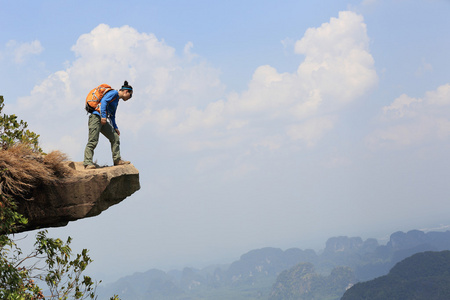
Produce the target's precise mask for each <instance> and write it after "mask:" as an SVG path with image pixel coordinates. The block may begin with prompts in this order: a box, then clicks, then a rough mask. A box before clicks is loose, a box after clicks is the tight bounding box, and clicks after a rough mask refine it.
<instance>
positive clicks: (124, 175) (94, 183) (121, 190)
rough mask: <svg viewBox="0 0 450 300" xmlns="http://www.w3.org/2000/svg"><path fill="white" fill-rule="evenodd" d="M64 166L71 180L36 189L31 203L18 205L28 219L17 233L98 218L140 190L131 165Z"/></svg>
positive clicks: (75, 164) (69, 164)
mask: <svg viewBox="0 0 450 300" xmlns="http://www.w3.org/2000/svg"><path fill="white" fill-rule="evenodd" d="M66 163H67V165H68V166H69V167H70V168H72V169H73V170H74V171H73V174H72V175H71V176H69V177H68V178H66V179H63V180H61V181H59V182H57V183H55V184H52V185H41V186H39V187H37V188H36V189H34V191H33V200H30V201H26V200H22V201H20V202H19V203H18V204H19V205H18V206H19V207H18V210H19V212H20V213H21V214H23V215H24V216H25V217H27V218H28V224H27V225H26V227H24V228H22V229H21V230H20V231H28V230H33V229H38V228H45V227H60V226H65V225H67V224H68V223H69V222H70V221H75V220H78V219H83V218H88V217H93V216H97V215H99V214H100V213H101V212H102V211H104V210H106V209H107V208H109V207H110V206H112V205H115V204H117V203H119V202H121V201H122V200H124V199H125V198H127V197H128V196H130V195H132V194H133V193H134V192H136V191H137V190H139V189H140V184H139V171H138V170H137V169H136V168H135V167H134V166H133V165H132V164H129V165H122V166H112V167H100V168H97V169H94V170H85V169H84V167H83V163H82V162H66Z"/></svg>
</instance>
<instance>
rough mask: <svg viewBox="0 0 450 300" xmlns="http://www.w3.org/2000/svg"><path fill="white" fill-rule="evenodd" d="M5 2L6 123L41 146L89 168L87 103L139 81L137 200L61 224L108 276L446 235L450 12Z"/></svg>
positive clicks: (128, 154)
mask: <svg viewBox="0 0 450 300" xmlns="http://www.w3.org/2000/svg"><path fill="white" fill-rule="evenodd" d="M0 5H1V7H2V10H1V11H0V27H1V28H8V29H7V30H3V31H2V33H1V35H0V64H1V66H2V68H0V95H3V96H4V99H5V108H4V112H5V113H6V114H16V115H17V116H18V118H19V119H22V120H25V121H26V122H27V123H28V128H29V129H30V130H32V131H34V132H36V133H38V134H40V141H41V146H42V148H43V149H44V151H46V152H50V151H51V150H55V149H57V150H60V151H62V152H64V153H67V154H68V155H69V157H70V160H73V161H82V160H83V153H84V147H85V145H86V141H87V134H88V132H87V118H88V116H87V115H86V112H85V111H84V99H85V97H86V94H87V93H88V92H89V91H90V90H91V89H92V88H94V87H95V86H97V85H99V84H101V83H108V84H110V85H111V86H113V88H116V89H117V88H120V86H121V84H122V83H123V82H124V80H127V81H128V82H129V83H130V84H131V85H132V86H133V88H134V93H133V98H132V99H131V100H130V101H127V102H126V103H125V102H123V101H121V102H120V104H119V107H118V110H117V118H116V121H117V124H118V126H119V128H120V132H121V153H122V156H123V158H124V159H126V160H130V161H131V162H132V163H133V165H134V166H135V167H136V168H137V169H138V170H139V173H140V183H141V189H140V190H139V191H138V192H137V193H136V194H134V195H132V197H130V198H128V199H126V200H125V201H123V202H122V203H120V204H118V205H116V206H113V207H111V208H109V209H108V210H106V211H105V212H103V213H102V214H100V215H99V216H97V217H95V218H89V219H85V220H80V221H76V222H71V223H69V224H68V225H67V226H66V227H64V228H54V229H50V230H49V235H50V236H55V237H60V238H62V239H65V237H67V236H71V237H72V238H73V243H72V245H73V250H74V251H80V250H81V249H83V248H87V249H89V250H90V252H89V253H90V256H91V257H92V259H93V260H94V262H93V264H92V265H91V266H90V267H89V269H88V272H90V273H91V274H92V276H93V277H94V278H96V279H103V280H104V282H110V281H114V280H116V279H118V278H120V277H122V276H125V275H127V274H132V273H134V272H143V271H146V270H149V269H152V268H158V269H163V270H169V269H173V268H180V267H185V266H188V265H191V266H193V267H196V268H201V267H203V266H206V265H210V264H212V263H230V262H232V261H234V260H236V259H238V258H239V257H240V256H241V255H242V254H243V253H246V252H248V251H250V250H252V249H258V248H263V247H276V248H281V249H289V248H300V249H308V248H312V249H315V250H318V249H323V248H324V243H325V241H326V240H327V239H328V238H329V237H333V236H359V237H361V238H363V239H367V238H377V239H379V240H380V243H382V239H383V238H385V237H386V238H387V239H388V238H389V235H390V234H391V233H393V232H396V231H404V232H406V231H409V230H411V229H416V228H418V229H426V228H430V229H432V230H435V228H437V227H440V226H446V225H447V224H449V218H448V216H449V215H450V201H449V195H450V185H449V184H448V179H449V178H450V160H449V153H450V73H449V72H448V70H450V60H449V59H448V53H450V39H448V28H450V19H449V18H448V16H449V15H450V2H449V1H446V0H418V1H411V0H406V1H388V0H358V1H357V0H346V1H342V0H320V1H314V2H311V3H309V2H308V3H307V2H306V1H282V2H280V1H269V0H263V1H244V2H243V1H235V0H232V1H226V2H223V3H210V2H208V1H201V0H194V1H180V0H169V1H164V2H155V1H142V0H137V1H128V2H127V3H123V2H119V1H115V0H113V1H102V0H100V1H84V0H81V1H77V2H74V1H57V0H44V1H35V2H29V1H24V0H17V1H9V0H0ZM98 11H101V12H102V13H101V14H95V15H94V16H93V14H91V13H89V12H98ZM94 159H96V160H97V162H98V163H99V164H102V165H106V164H108V165H112V160H111V155H110V149H109V145H108V143H107V140H106V139H105V138H104V137H101V139H100V143H99V146H98V147H97V149H96V151H95V156H94ZM34 234H35V232H29V233H28V235H34ZM28 240H29V239H28ZM23 243H24V244H27V243H32V242H31V241H27V240H24V241H23ZM25 247H30V248H31V247H32V245H25ZM24 250H25V249H24Z"/></svg>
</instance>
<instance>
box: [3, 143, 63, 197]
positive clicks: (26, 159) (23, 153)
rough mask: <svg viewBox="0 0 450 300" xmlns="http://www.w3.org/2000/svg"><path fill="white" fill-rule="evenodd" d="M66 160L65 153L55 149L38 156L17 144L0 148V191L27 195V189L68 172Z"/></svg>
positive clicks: (29, 189) (28, 195) (7, 193)
mask: <svg viewBox="0 0 450 300" xmlns="http://www.w3.org/2000/svg"><path fill="white" fill-rule="evenodd" d="M66 160H67V156H66V155H65V154H64V153H61V152H59V151H53V152H51V153H49V154H47V155H41V154H37V153H34V152H33V151H31V150H30V148H29V147H27V146H25V145H21V144H18V145H15V146H13V147H11V148H9V149H8V150H0V193H1V194H2V195H5V196H8V197H13V198H22V199H27V198H30V191H31V190H32V189H33V188H35V187H37V186H38V185H39V184H52V183H56V182H58V181H59V180H60V179H62V178H64V177H66V176H68V175H70V173H71V169H70V168H68V167H67V166H66V165H65V164H64V163H63V162H64V161H66ZM28 200H30V199H28Z"/></svg>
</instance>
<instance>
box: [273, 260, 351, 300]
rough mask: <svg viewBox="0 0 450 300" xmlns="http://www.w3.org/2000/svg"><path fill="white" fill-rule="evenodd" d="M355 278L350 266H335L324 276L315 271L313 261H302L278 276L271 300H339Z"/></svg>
mask: <svg viewBox="0 0 450 300" xmlns="http://www.w3.org/2000/svg"><path fill="white" fill-rule="evenodd" d="M353 280H354V278H353V272H352V270H351V269H350V268H348V267H338V268H335V269H334V270H333V271H332V272H331V274H330V275H328V276H322V275H319V274H317V273H316V272H315V271H314V266H313V265H312V264H311V263H301V264H298V265H296V266H295V267H293V268H291V269H289V270H288V271H283V272H282V273H281V274H280V275H279V276H278V278H277V281H276V282H275V284H274V285H273V288H272V292H271V293H270V296H269V300H281V299H296V300H301V299H311V300H312V299H328V300H339V299H340V298H341V296H342V294H343V293H344V292H345V290H346V288H348V287H349V284H350V283H351V282H353Z"/></svg>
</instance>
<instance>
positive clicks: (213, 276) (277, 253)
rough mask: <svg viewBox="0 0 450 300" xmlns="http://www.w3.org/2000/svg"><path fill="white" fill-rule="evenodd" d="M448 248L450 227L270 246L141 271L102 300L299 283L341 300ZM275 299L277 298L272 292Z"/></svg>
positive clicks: (259, 290)
mask: <svg viewBox="0 0 450 300" xmlns="http://www.w3.org/2000/svg"><path fill="white" fill-rule="evenodd" d="M442 250H450V232H449V231H447V232H429V233H424V232H422V231H418V230H412V231H409V232H407V233H403V232H396V233H393V234H392V235H391V237H390V240H389V242H388V243H387V244H386V245H379V244H378V242H377V240H375V239H367V240H365V241H364V240H362V239H361V238H360V237H346V236H341V237H332V238H330V239H328V241H327V242H326V247H325V249H324V250H323V251H322V252H321V253H320V254H317V253H316V252H315V251H314V250H301V249H298V248H292V249H288V250H285V251H283V250H281V249H278V248H270V247H267V248H262V249H257V250H252V251H250V252H248V253H246V254H244V255H242V256H241V257H240V259H239V260H237V261H235V262H232V263H231V264H229V265H223V266H210V267H207V268H205V269H202V270H198V269H194V268H185V269H183V270H174V271H170V272H167V273H166V272H163V271H160V270H150V271H148V272H145V273H136V274H134V275H131V276H127V277H124V278H121V279H119V280H118V281H117V282H116V283H114V284H111V285H108V286H100V287H99V288H98V292H99V300H101V299H109V298H108V297H107V295H109V296H110V295H113V294H118V295H119V296H121V298H122V299H123V300H126V299H132V300H139V299H146V300H152V299H161V300H163V299H170V300H178V299H183V300H196V299H214V300H221V299H223V300H229V299H233V300H240V299H242V300H248V299H265V300H267V299H268V298H269V297H270V295H281V294H286V295H288V294H296V293H297V294H298V293H299V291H298V290H297V291H296V290H295V289H296V284H294V283H295V282H298V283H300V284H305V282H309V284H311V285H312V286H314V289H313V290H314V291H315V292H314V293H316V294H318V293H320V291H319V290H320V289H325V291H326V292H325V294H326V295H328V296H329V297H331V298H320V297H319V298H315V299H337V298H336V295H337V294H335V292H336V291H338V290H340V291H341V296H342V294H343V292H344V291H345V288H346V287H347V286H348V284H349V283H356V282H360V281H367V280H371V279H374V278H376V277H379V276H383V275H386V274H387V273H388V272H389V270H390V269H391V268H392V267H393V266H394V265H395V264H396V263H398V262H400V261H401V260H403V259H405V258H406V257H409V256H411V255H413V254H415V253H418V252H424V251H442ZM305 263H307V264H309V265H310V266H312V268H313V269H311V272H309V273H307V274H309V275H308V276H306V277H304V276H303V275H301V276H300V275H299V274H303V273H302V272H306V271H307V270H309V269H307V268H306V269H305V266H306V265H305ZM342 267H345V268H342ZM300 270H301V271H300ZM343 270H346V271H345V272H347V271H349V272H350V273H345V272H344V273H345V274H346V275H345V276H344V275H343V274H344V273H342V272H343ZM333 272H335V273H334V275H333V276H335V275H336V274H338V275H339V276H341V277H339V278H346V279H345V280H346V281H345V282H339V283H338V282H337V281H336V277H333V276H332V274H333ZM336 272H337V273H336ZM305 274H306V273H305ZM299 276H300V277H299ZM330 276H331V277H330ZM283 278H284V279H283ZM307 278H309V279H310V281H308V280H309V279H308V280H306V279H307ZM349 278H351V280H350V281H349ZM286 280H288V281H286ZM305 280H306V281H305ZM289 282H291V283H292V284H290V283H289ZM333 282H334V283H333ZM319 283H323V284H319ZM343 286H344V289H343ZM289 289H292V290H291V291H289ZM325 294H322V295H325ZM303 296H305V295H303ZM328 296H327V297H328ZM272 299H277V298H273V296H272ZM278 299H280V300H281V299H291V298H278ZM295 299H297V298H295ZM298 299H308V298H298Z"/></svg>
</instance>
